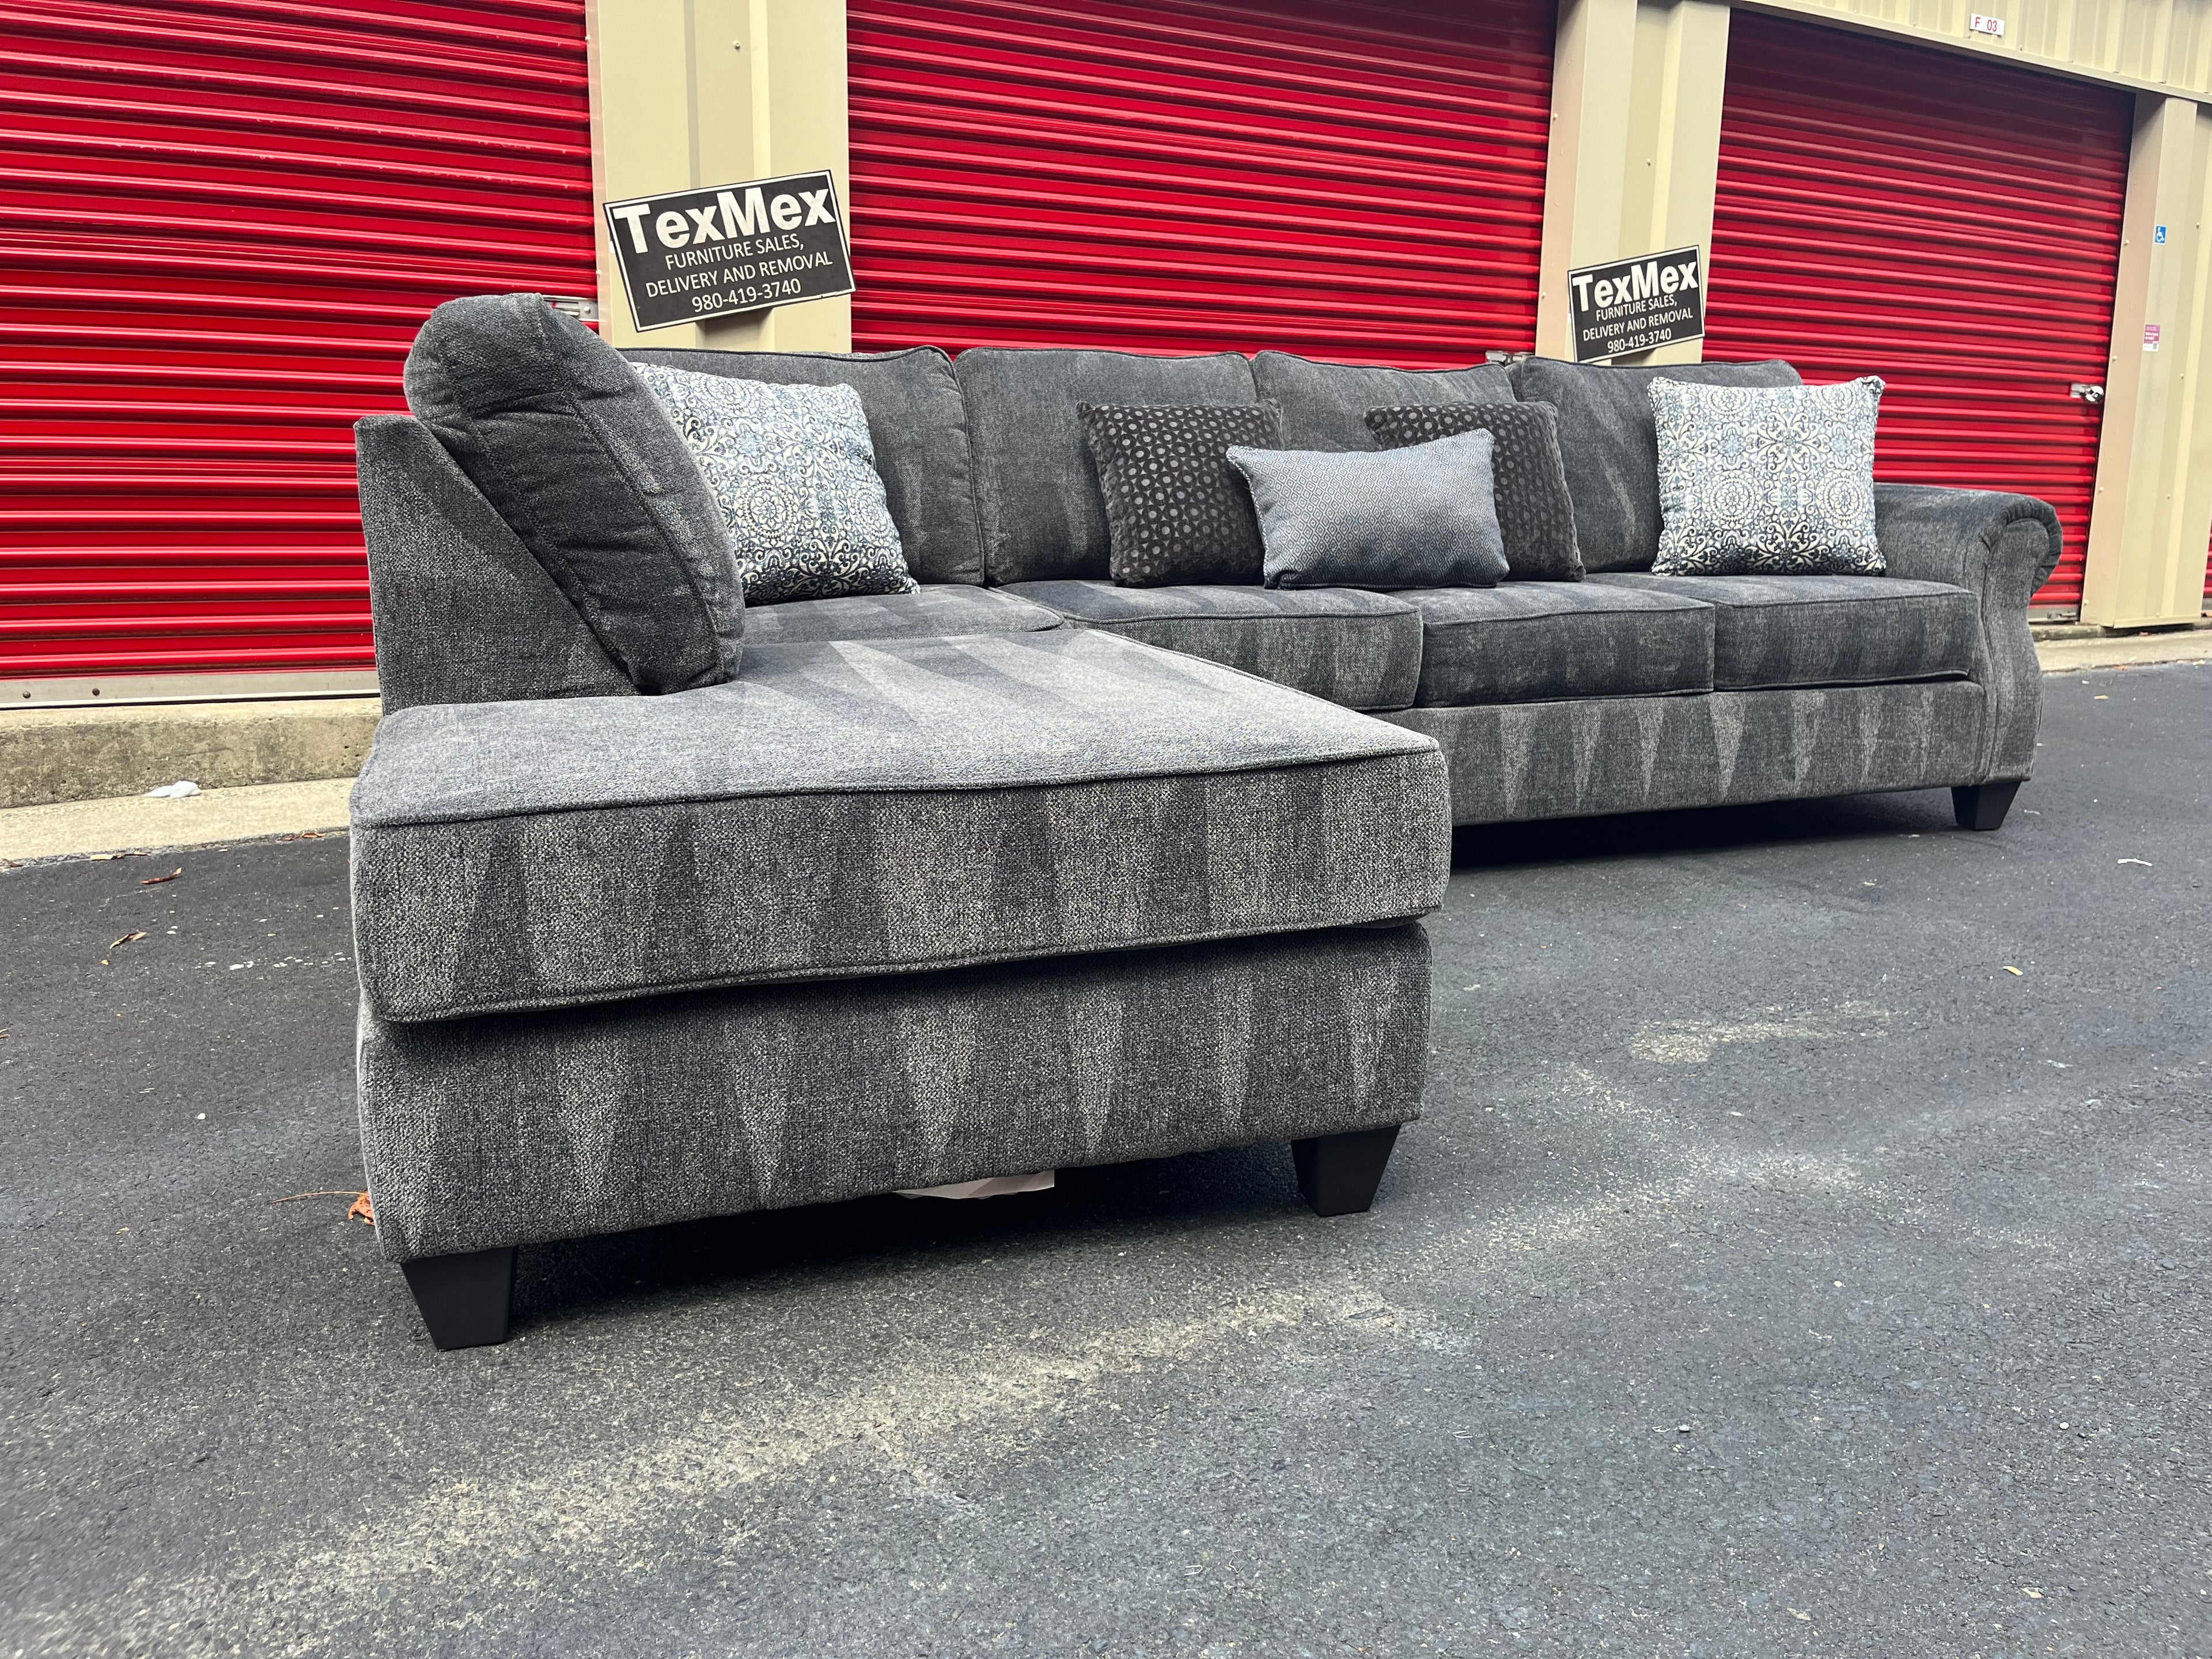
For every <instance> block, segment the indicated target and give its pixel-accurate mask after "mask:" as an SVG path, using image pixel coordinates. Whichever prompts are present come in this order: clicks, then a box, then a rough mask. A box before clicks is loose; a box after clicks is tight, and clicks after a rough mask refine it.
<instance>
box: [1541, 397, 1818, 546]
mask: <svg viewBox="0 0 2212 1659" xmlns="http://www.w3.org/2000/svg"><path fill="white" fill-rule="evenodd" d="M1662 374H1663V375H1665V376H1666V377H1667V378H1668V380H1684V381H1687V382H1688V383H1690V384H1691V385H1692V386H1802V384H1803V382H1802V380H1800V379H1799V378H1798V375H1797V371H1796V369H1794V368H1790V365H1789V364H1787V363H1785V362H1763V363H1668V364H1666V365H1664V366H1654V367H1650V368H1612V367H1611V366H1609V365H1602V364H1597V363H1565V362H1557V361H1555V360H1553V359H1552V358H1549V357H1531V358H1528V359H1527V360H1526V361H1524V362H1517V363H1516V364H1514V365H1513V389H1514V391H1515V392H1517V393H1518V394H1519V395H1520V397H1521V398H1522V401H1523V402H1524V403H1538V402H1541V403H1547V404H1553V405H1554V406H1556V407H1557V408H1558V410H1559V454H1560V458H1561V459H1563V460H1564V461H1565V463H1566V468H1567V493H1568V494H1569V495H1571V496H1572V497H1573V498H1574V503H1575V539H1576V541H1577V544H1578V545H1579V546H1580V547H1581V550H1582V559H1583V568H1584V569H1586V570H1649V569H1650V568H1651V562H1652V561H1653V560H1654V559H1656V558H1657V557H1658V556H1659V428H1658V425H1657V422H1656V421H1655V420H1654V419H1653V417H1652V414H1651V382H1652V380H1655V379H1656V377H1658V376H1659V375H1662Z"/></svg>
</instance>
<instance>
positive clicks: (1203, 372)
mask: <svg viewBox="0 0 2212 1659" xmlns="http://www.w3.org/2000/svg"><path fill="white" fill-rule="evenodd" d="M952 370H953V373H954V374H956V375H957V376H958V377H959V380H960V389H961V391H962V392H963V393H964V394H965V395H966V397H967V399H968V437H969V447H970V449H971V450H972V452H973V455H974V460H975V508H976V517H977V519H978V520H980V521H981V525H982V527H983V568H984V570H985V572H986V574H987V578H988V580H990V581H991V582H992V583H994V585H995V584H998V583H1002V582H1026V581H1044V580H1051V579H1053V578H1056V577H1068V576H1088V577H1092V578H1102V579H1103V577H1104V576H1105V575H1106V574H1107V557H1108V545H1109V544H1108V538H1107V533H1106V507H1105V503H1104V501H1103V500H1102V499H1101V497H1100V495H1099V493H1098V479H1097V474H1096V473H1095V472H1094V471H1092V468H1091V451H1090V447H1089V446H1088V445H1087V444H1086V443H1085V441H1084V436H1083V422H1082V421H1081V420H1080V419H1079V418H1078V416H1077V415H1076V412H1075V410H1076V405H1077V404H1154V405H1158V404H1249V403H1251V402H1253V401H1254V393H1253V390H1252V366H1251V365H1250V364H1249V363H1248V362H1245V361H1244V359H1243V357H1241V356H1237V353H1235V352H1233V351H1224V352H1220V353H1218V354H1217V355H1215V356H1210V357H1148V356H1140V355H1139V354H1137V353H1135V352H1129V351H1083V350H1066V349H1060V348H1057V347H1000V346H976V347H974V348H972V349H969V350H967V351H963V352H962V353H961V354H960V356H958V357H957V358H956V359H954V360H953V364H952ZM1653 465H1654V466H1656V465H1657V462H1656V461H1655V462H1654V463H1653Z"/></svg>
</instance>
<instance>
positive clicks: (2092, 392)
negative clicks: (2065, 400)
mask: <svg viewBox="0 0 2212 1659" xmlns="http://www.w3.org/2000/svg"><path fill="white" fill-rule="evenodd" d="M2066 395H2067V396H2068V397H2069V398H2080V399H2081V401H2082V402H2083V403H2085V404H2101V403H2102V402H2104V401H2105V388H2104V387H2102V386H2094V385H2092V384H2091V383H2090V382H2089V381H2087V380H2076V381H2075V382H2074V384H2073V385H2072V386H2069V387H2067V388H2066Z"/></svg>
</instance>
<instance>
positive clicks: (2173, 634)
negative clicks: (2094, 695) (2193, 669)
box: [2035, 628, 2212, 674]
mask: <svg viewBox="0 0 2212 1659" xmlns="http://www.w3.org/2000/svg"><path fill="white" fill-rule="evenodd" d="M2070 634H2071V630H2069V635H2070ZM2035 655H2036V659H2037V660H2038V661H2039V662H2040V663H2041V664H2042V665H2043V671H2044V672H2045V673H2046V674H2063V673H2068V672H2070V671H2073V670H2075V669H2079V668H2132V667H2136V666H2139V665H2146V664H2150V663H2161V662H2212V628H2178V629H2161V630H2160V632H2158V633H2155V634H2105V633H2102V632H2098V633H2095V634H2093V635H2089V636H2088V637H2067V638H2058V639H2053V638H2049V637H2045V638H2041V639H2039V640H2037V641H2036V643H2035Z"/></svg>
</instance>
